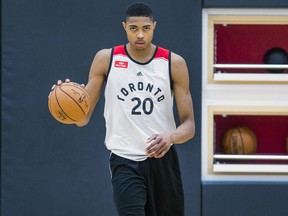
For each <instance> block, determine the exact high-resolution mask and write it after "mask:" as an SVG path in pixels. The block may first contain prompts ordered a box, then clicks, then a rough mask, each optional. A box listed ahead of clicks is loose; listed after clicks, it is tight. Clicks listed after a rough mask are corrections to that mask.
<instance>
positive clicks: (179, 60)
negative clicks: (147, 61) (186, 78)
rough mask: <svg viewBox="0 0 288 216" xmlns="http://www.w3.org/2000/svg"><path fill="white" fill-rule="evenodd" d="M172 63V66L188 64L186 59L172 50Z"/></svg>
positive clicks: (177, 66)
mask: <svg viewBox="0 0 288 216" xmlns="http://www.w3.org/2000/svg"><path fill="white" fill-rule="evenodd" d="M171 65H172V68H179V67H183V66H186V61H185V59H184V58H183V57H182V56H181V55H179V54H176V53H174V52H171Z"/></svg>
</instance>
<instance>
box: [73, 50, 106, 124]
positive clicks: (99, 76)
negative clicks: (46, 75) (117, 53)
mask: <svg viewBox="0 0 288 216" xmlns="http://www.w3.org/2000/svg"><path fill="white" fill-rule="evenodd" d="M110 58H111V49H103V50H100V51H99V52H98V53H97V54H96V55H95V57H94V60H93V62H92V64H91V67H90V72H89V78H88V83H87V85H86V86H85V90H86V91H87V92H88V94H89V96H90V100H91V106H90V110H89V112H88V113H87V115H86V116H85V117H84V118H83V119H82V120H81V121H80V122H77V123H76V125H77V126H79V127H81V126H84V125H86V124H87V123H88V122H89V120H90V118H91V115H92V113H93V111H94V108H95V106H96V104H97V102H98V101H99V98H100V95H101V90H102V87H103V84H104V82H105V77H106V75H107V72H108V69H109V63H110Z"/></svg>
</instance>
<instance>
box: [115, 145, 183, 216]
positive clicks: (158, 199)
mask: <svg viewBox="0 0 288 216" xmlns="http://www.w3.org/2000/svg"><path fill="white" fill-rule="evenodd" d="M110 169H111V175H112V186H113V196H114V202H115V205H116V208H117V210H118V213H119V215H120V216H183V215H184V193H183V186H182V180H181V173H180V169H179V161H178V156H177V152H176V149H175V147H174V146H172V147H171V149H170V150H169V151H168V152H167V153H166V155H165V156H164V157H163V158H160V159H156V158H147V159H146V160H145V161H138V162H137V161H131V160H128V159H125V158H122V157H119V156H117V155H115V154H111V157H110Z"/></svg>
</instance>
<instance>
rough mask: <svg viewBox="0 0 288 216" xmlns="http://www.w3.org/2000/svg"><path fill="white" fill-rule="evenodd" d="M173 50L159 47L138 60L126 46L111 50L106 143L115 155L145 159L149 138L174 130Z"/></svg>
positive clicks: (106, 96) (106, 113) (106, 111)
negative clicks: (151, 55)
mask: <svg viewBox="0 0 288 216" xmlns="http://www.w3.org/2000/svg"><path fill="white" fill-rule="evenodd" d="M170 74H171V73H170V51H168V50H166V49H163V48H160V47H157V48H156V50H155V53H154V55H153V57H152V58H151V59H150V60H149V61H148V62H146V63H139V62H137V61H135V60H134V59H132V58H131V56H129V54H128V52H127V50H126V46H125V45H121V46H117V47H114V48H113V49H112V57H111V62H110V70H109V73H108V77H107V83H106V88H105V109H104V117H105V120H106V138H105V144H106V146H107V148H108V149H109V150H111V151H112V152H113V153H114V154H116V155H118V156H121V157H124V158H127V159H130V160H134V161H142V160H145V159H146V158H147V155H146V152H145V148H146V147H147V146H148V144H147V139H148V137H150V136H151V135H153V134H160V133H163V132H167V131H171V130H175V128H176V125H175V120H174V115H173V94H172V90H171V88H172V86H171V77H170Z"/></svg>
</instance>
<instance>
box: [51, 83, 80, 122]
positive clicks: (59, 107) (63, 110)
mask: <svg viewBox="0 0 288 216" xmlns="http://www.w3.org/2000/svg"><path fill="white" fill-rule="evenodd" d="M57 89H60V90H61V88H60V87H59V88H57ZM57 89H55V99H56V101H57V104H58V106H59V108H60V109H61V110H62V112H63V113H64V114H65V115H66V116H67V117H68V118H69V119H70V120H72V121H74V122H76V120H75V119H73V118H71V117H70V116H68V115H67V114H66V112H65V111H64V110H63V109H62V107H61V105H60V103H59V101H58V97H57V94H56V91H57ZM61 91H62V90H61ZM62 92H64V91H62ZM64 93H65V92H64ZM65 94H66V93H65Z"/></svg>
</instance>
